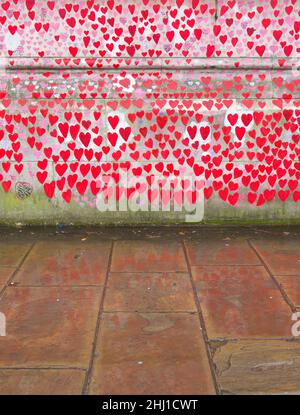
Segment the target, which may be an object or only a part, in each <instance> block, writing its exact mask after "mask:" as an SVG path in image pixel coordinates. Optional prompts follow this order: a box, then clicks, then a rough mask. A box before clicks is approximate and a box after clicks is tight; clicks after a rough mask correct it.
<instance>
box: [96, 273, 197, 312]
mask: <svg viewBox="0 0 300 415" xmlns="http://www.w3.org/2000/svg"><path fill="white" fill-rule="evenodd" d="M104 310H105V311H196V310H197V308H196V305H195V301H194V294H193V290H192V285H191V281H190V277H189V274H187V273H175V272H163V273H120V274H118V273H111V274H110V276H109V279H108V286H107V289H106V294H105V302H104Z"/></svg>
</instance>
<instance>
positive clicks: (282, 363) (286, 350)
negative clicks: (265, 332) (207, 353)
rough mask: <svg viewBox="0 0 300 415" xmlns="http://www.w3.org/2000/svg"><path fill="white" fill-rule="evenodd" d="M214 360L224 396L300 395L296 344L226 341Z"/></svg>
mask: <svg viewBox="0 0 300 415" xmlns="http://www.w3.org/2000/svg"><path fill="white" fill-rule="evenodd" d="M213 360H214V363H215V368H216V375H217V382H218V384H219V385H220V389H221V390H222V391H223V393H227V394H300V378H299V373H300V342H299V341H286V340H263V341H237V342H228V343H226V344H225V345H223V346H220V347H218V349H217V350H216V352H215V354H214V357H213Z"/></svg>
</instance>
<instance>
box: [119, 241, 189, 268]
mask: <svg viewBox="0 0 300 415" xmlns="http://www.w3.org/2000/svg"><path fill="white" fill-rule="evenodd" d="M111 271H113V272H128V271H132V272H164V271H187V264H186V262H185V257H184V252H183V248H182V245H181V244H180V243H178V242H173V241H172V242H168V241H157V242H153V241H149V240H145V241H118V242H116V243H115V248H114V255H113V258H112V266H111Z"/></svg>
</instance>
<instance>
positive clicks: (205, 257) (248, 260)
mask: <svg viewBox="0 0 300 415" xmlns="http://www.w3.org/2000/svg"><path fill="white" fill-rule="evenodd" d="M186 249H187V253H188V257H189V261H190V264H191V265H223V264H224V265H231V264H232V265H260V261H259V259H258V257H257V255H256V254H255V252H254V251H253V249H251V247H250V246H249V244H248V243H247V241H244V240H241V241H238V240H233V241H227V240H226V241H225V240H219V239H207V240H206V239H202V240H199V241H190V242H186Z"/></svg>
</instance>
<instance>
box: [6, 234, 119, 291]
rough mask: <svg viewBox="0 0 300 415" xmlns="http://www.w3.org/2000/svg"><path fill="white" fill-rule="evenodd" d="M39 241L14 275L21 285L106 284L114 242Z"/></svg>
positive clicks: (16, 281) (15, 280) (17, 282)
mask: <svg viewBox="0 0 300 415" xmlns="http://www.w3.org/2000/svg"><path fill="white" fill-rule="evenodd" d="M77 239H78V242H77V241H76V242H74V241H70V242H68V243H65V242H63V241H51V242H38V243H37V244H36V245H35V246H34V247H33V249H32V251H31V252H30V254H29V255H28V258H27V259H26V261H25V263H24V264H23V266H22V267H21V269H20V271H19V272H18V273H17V275H16V276H15V278H14V282H15V283H16V284H18V285H24V286H26V285H33V286H51V285H63V286H69V285H70V286H77V285H103V284H104V280H105V277H106V272H107V267H108V258H109V253H110V247H111V242H109V241H107V242H106V241H97V242H93V243H91V242H85V241H80V239H79V238H77Z"/></svg>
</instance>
